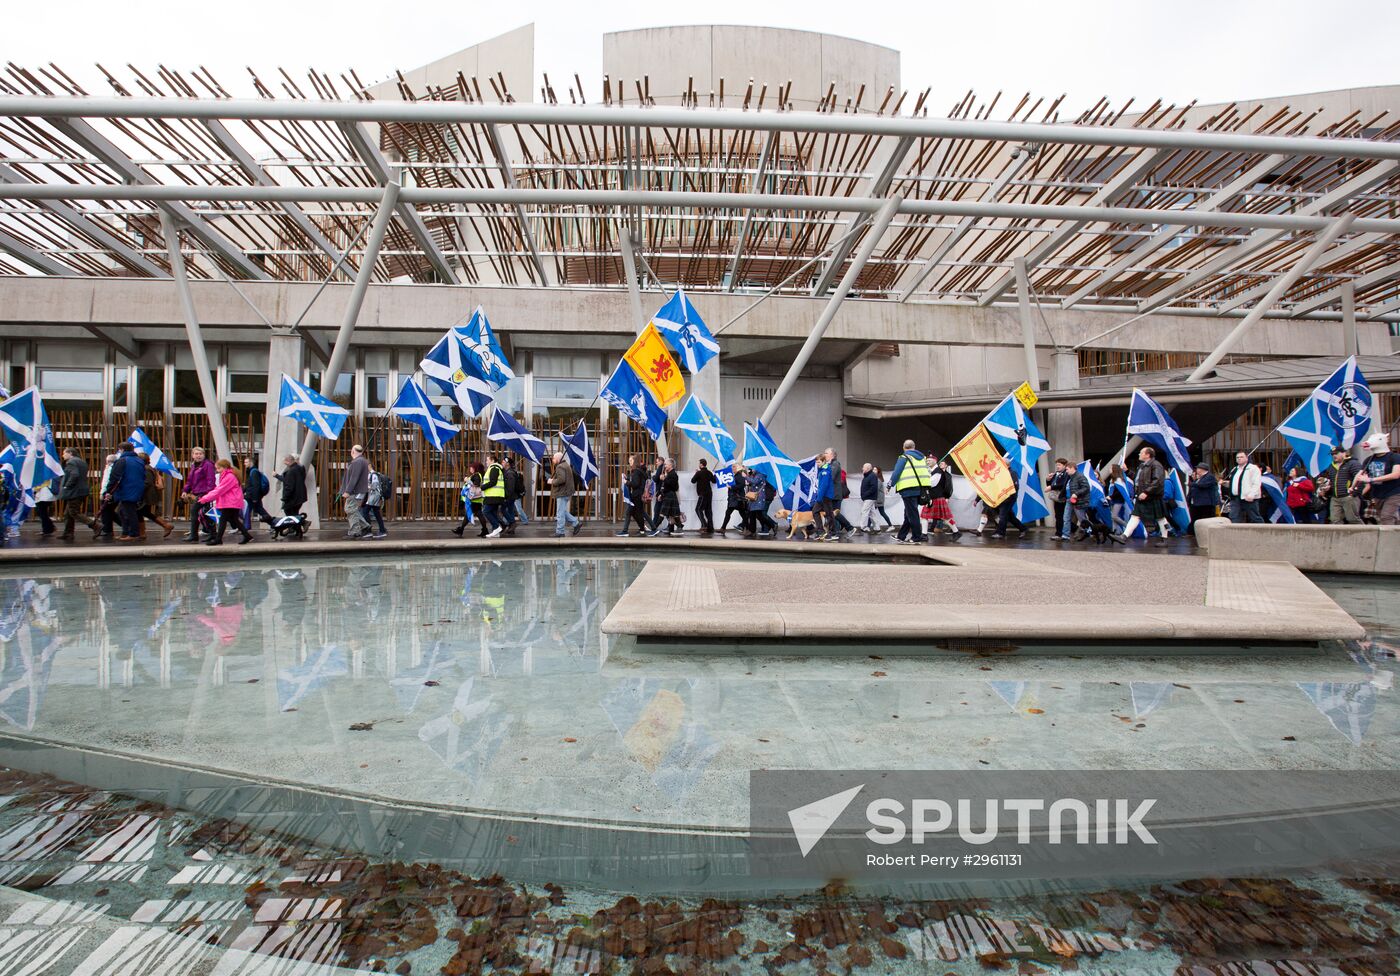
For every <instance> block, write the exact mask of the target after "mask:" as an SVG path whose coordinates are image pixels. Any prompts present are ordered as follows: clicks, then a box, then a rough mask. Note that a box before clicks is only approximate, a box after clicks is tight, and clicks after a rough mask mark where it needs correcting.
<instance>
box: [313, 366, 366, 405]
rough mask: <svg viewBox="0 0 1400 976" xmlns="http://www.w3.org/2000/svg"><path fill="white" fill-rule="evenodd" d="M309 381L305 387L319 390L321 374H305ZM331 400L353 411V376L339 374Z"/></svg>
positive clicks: (350, 374) (352, 374)
mask: <svg viewBox="0 0 1400 976" xmlns="http://www.w3.org/2000/svg"><path fill="white" fill-rule="evenodd" d="M307 375H308V376H309V379H307V381H306V385H307V386H309V387H311V388H312V389H313V390H316V391H317V392H320V390H321V374H320V373H319V372H314V373H309V374H307ZM331 399H332V400H334V401H335V402H336V403H338V404H340V405H341V406H342V407H345V408H347V409H349V410H353V409H355V374H354V373H341V374H340V377H339V378H338V379H337V380H336V381H335V392H334V393H332V394H331Z"/></svg>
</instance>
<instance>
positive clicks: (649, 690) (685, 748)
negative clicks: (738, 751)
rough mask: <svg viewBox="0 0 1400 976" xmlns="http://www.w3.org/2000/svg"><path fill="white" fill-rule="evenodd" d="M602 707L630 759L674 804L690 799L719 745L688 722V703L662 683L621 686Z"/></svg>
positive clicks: (637, 681)
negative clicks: (677, 801)
mask: <svg viewBox="0 0 1400 976" xmlns="http://www.w3.org/2000/svg"><path fill="white" fill-rule="evenodd" d="M600 704H601V705H602V708H603V711H605V712H607V714H608V718H609V719H610V720H611V721H612V724H613V728H614V729H616V730H617V734H618V737H619V738H620V739H621V740H622V744H623V746H624V748H626V750H627V752H628V754H629V755H630V756H631V757H632V758H633V759H634V760H636V761H637V763H638V764H640V765H641V767H642V768H643V769H645V770H646V771H647V773H648V774H649V775H650V777H651V781H652V782H653V783H655V784H656V786H657V787H658V788H659V789H661V791H662V792H664V793H665V794H666V795H667V796H669V797H671V799H673V800H679V799H681V798H682V797H684V796H685V795H686V794H688V793H689V792H690V791H691V790H692V789H693V788H694V787H695V784H696V783H697V782H698V781H699V779H700V775H701V774H702V773H703V772H704V771H705V768H706V767H707V766H708V765H709V764H710V762H711V761H712V760H713V759H714V758H715V756H716V755H718V754H719V751H720V747H719V743H717V742H715V740H714V739H713V737H711V736H710V734H709V732H708V731H706V729H705V728H704V727H703V726H701V725H700V724H699V723H698V722H695V721H694V720H692V719H689V718H688V717H687V707H686V702H685V699H684V698H683V697H682V696H681V695H680V694H679V693H677V692H676V691H674V690H672V689H670V688H665V687H663V686H662V684H661V682H659V681H655V680H648V679H645V678H637V679H633V680H628V681H622V682H619V683H618V684H617V685H615V686H614V687H613V689H612V690H611V691H609V692H608V694H607V695H606V696H605V697H604V698H603V700H602V702H601V703H600Z"/></svg>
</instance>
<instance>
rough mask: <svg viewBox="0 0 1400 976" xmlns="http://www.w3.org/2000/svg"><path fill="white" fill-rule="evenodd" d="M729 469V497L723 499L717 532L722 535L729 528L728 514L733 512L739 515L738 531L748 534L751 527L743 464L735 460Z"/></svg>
mask: <svg viewBox="0 0 1400 976" xmlns="http://www.w3.org/2000/svg"><path fill="white" fill-rule="evenodd" d="M729 471H730V473H731V474H732V475H734V480H733V481H731V482H730V483H729V497H728V498H726V499H725V508H724V518H723V519H722V520H721V521H720V523H719V534H720V535H724V533H725V532H726V531H727V530H728V529H729V516H731V515H734V514H737V515H738V516H739V531H740V532H742V533H744V534H750V533H751V532H752V529H751V528H750V526H749V500H748V498H746V497H745V494H746V492H747V491H748V488H747V486H746V484H745V481H744V466H743V465H742V464H740V463H739V462H738V461H735V462H734V465H733V467H731V468H730V469H729Z"/></svg>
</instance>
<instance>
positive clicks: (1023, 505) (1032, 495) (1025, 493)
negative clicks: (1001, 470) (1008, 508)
mask: <svg viewBox="0 0 1400 976" xmlns="http://www.w3.org/2000/svg"><path fill="white" fill-rule="evenodd" d="M1002 460H1004V461H1005V462H1006V463H1007V464H1008V465H1009V466H1010V467H1011V468H1012V470H1014V471H1015V472H1016V506H1015V510H1014V512H1013V514H1014V515H1015V516H1016V521H1018V522H1020V523H1021V524H1022V525H1030V524H1031V523H1032V522H1038V521H1040V520H1041V519H1043V518H1046V517H1047V516H1049V514H1050V506H1049V505H1047V504H1046V503H1045V488H1044V487H1043V486H1042V485H1041V483H1040V474H1039V472H1037V471H1036V469H1035V466H1034V465H1029V464H1021V463H1020V462H1019V461H1018V460H1017V459H1016V455H1015V454H1014V453H1013V452H1011V451H1008V452H1007V453H1006V455H1005V456H1004V457H1003V458H1002ZM1055 531H1056V532H1058V531H1059V526H1056V527H1055Z"/></svg>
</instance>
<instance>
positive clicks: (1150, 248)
mask: <svg viewBox="0 0 1400 976" xmlns="http://www.w3.org/2000/svg"><path fill="white" fill-rule="evenodd" d="M1287 159H1288V157H1287V156H1281V155H1277V154H1275V155H1272V156H1265V157H1264V158H1263V159H1261V160H1260V161H1259V162H1257V163H1255V164H1254V165H1253V166H1251V167H1250V168H1249V169H1247V170H1245V172H1244V173H1242V174H1241V175H1240V176H1239V177H1237V178H1236V179H1233V180H1231V181H1230V182H1229V183H1227V184H1225V186H1223V187H1221V188H1220V189H1219V190H1217V191H1216V192H1215V193H1213V194H1211V195H1210V197H1208V198H1207V199H1206V201H1205V202H1204V203H1202V204H1201V205H1200V206H1199V207H1193V208H1192V209H1191V212H1192V213H1212V212H1214V211H1217V210H1221V209H1223V208H1224V207H1226V206H1228V205H1229V203H1230V201H1231V200H1233V199H1234V198H1235V197H1237V196H1239V195H1240V194H1241V193H1242V192H1244V191H1245V190H1248V189H1249V188H1250V187H1252V186H1255V185H1256V184H1258V182H1259V181H1260V180H1262V179H1263V178H1264V177H1266V176H1268V175H1269V174H1270V173H1272V172H1273V171H1274V170H1275V169H1277V168H1278V167H1279V166H1282V165H1283V164H1284V162H1286V161H1287ZM1180 234H1181V229H1180V227H1178V226H1176V225H1175V224H1172V225H1168V227H1167V228H1166V229H1165V230H1160V231H1158V232H1157V233H1156V234H1153V235H1152V236H1151V237H1149V238H1148V239H1147V240H1145V241H1143V242H1142V243H1141V244H1139V245H1138V246H1137V247H1135V248H1133V249H1132V250H1131V251H1129V252H1128V253H1127V254H1125V255H1123V256H1122V257H1121V258H1119V259H1118V260H1117V261H1115V262H1114V264H1113V266H1112V267H1110V268H1108V269H1106V270H1104V271H1102V272H1100V273H1099V274H1097V275H1095V276H1094V278H1093V279H1092V280H1091V281H1090V282H1089V283H1088V284H1086V285H1084V287H1082V288H1080V289H1079V290H1078V291H1076V292H1075V293H1074V294H1073V295H1070V296H1069V297H1068V298H1066V299H1065V300H1064V301H1062V302H1061V303H1060V307H1061V308H1069V307H1070V306H1072V305H1077V304H1079V303H1080V302H1082V301H1083V300H1084V299H1085V298H1086V297H1087V296H1089V295H1092V294H1093V293H1094V292H1096V291H1098V290H1099V289H1100V288H1102V287H1103V286H1104V285H1105V284H1107V283H1108V282H1110V281H1112V280H1113V279H1114V278H1116V277H1118V276H1119V275H1120V274H1122V273H1123V269H1125V268H1131V267H1133V266H1134V265H1135V264H1137V263H1139V262H1140V261H1142V260H1143V259H1144V258H1146V257H1147V256H1148V255H1149V254H1152V253H1154V252H1155V251H1157V250H1159V249H1160V248H1162V247H1164V246H1166V245H1167V244H1168V243H1170V242H1171V241H1172V240H1174V239H1175V238H1176V237H1178V236H1179V235H1180Z"/></svg>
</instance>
